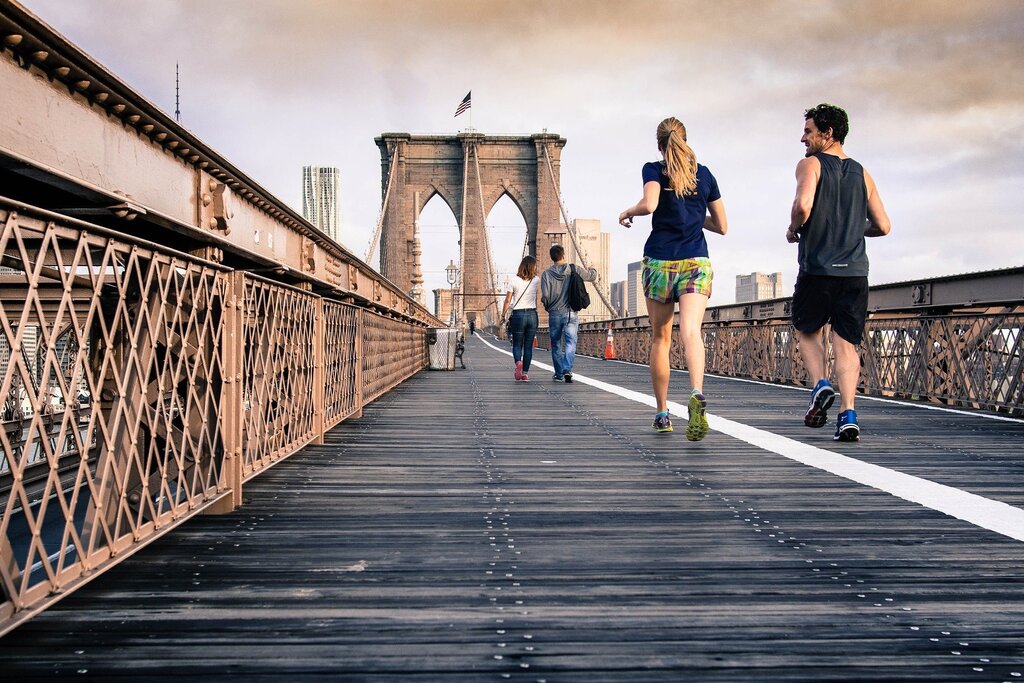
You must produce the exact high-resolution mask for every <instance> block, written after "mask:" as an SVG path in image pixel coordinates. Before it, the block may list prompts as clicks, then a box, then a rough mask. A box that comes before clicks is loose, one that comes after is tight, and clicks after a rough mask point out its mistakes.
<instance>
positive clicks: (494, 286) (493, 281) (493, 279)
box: [472, 142, 498, 320]
mask: <svg viewBox="0 0 1024 683" xmlns="http://www.w3.org/2000/svg"><path fill="white" fill-rule="evenodd" d="M472 144H473V163H474V167H475V169H476V190H477V195H478V196H479V198H480V218H481V221H480V225H481V227H482V229H483V234H484V251H485V252H486V253H487V269H488V275H489V276H490V277H488V283H487V284H489V285H490V287H491V291H492V292H496V291H498V277H497V276H498V274H497V272H496V271H495V269H494V254H493V253H492V252H491V238H490V235H489V234H488V232H487V211H486V209H485V207H484V189H483V185H482V183H481V181H480V150H479V148H478V147H477V144H476V142H474V143H472ZM491 305H493V306H494V312H495V314H497V312H498V302H497V300H494V301H491V303H490V304H488V305H487V306H486V307H485V308H484V310H487V309H488V308H490V307H491ZM497 317H498V316H497V315H495V320H497Z"/></svg>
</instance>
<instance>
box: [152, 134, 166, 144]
mask: <svg viewBox="0 0 1024 683" xmlns="http://www.w3.org/2000/svg"><path fill="white" fill-rule="evenodd" d="M153 137H154V138H155V139H156V141H157V142H163V141H164V138H166V137H167V133H157V134H156V135H154V136H153Z"/></svg>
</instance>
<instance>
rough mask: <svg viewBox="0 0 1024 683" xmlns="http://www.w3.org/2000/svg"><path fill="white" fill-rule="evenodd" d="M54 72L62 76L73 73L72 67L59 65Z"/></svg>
mask: <svg viewBox="0 0 1024 683" xmlns="http://www.w3.org/2000/svg"><path fill="white" fill-rule="evenodd" d="M53 73H55V74H57V75H58V76H59V77H61V78H67V77H68V74H69V73H71V67H69V66H58V67H57V68H56V69H54V70H53Z"/></svg>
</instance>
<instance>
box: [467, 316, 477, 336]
mask: <svg viewBox="0 0 1024 683" xmlns="http://www.w3.org/2000/svg"><path fill="white" fill-rule="evenodd" d="M474 332H476V321H475V320H470V321H469V336H470V337H472V336H473V333H474Z"/></svg>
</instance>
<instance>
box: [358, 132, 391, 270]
mask: <svg viewBox="0 0 1024 683" xmlns="http://www.w3.org/2000/svg"><path fill="white" fill-rule="evenodd" d="M396 150H397V147H396ZM394 179H395V155H394V152H392V154H391V157H390V158H389V159H388V183H387V187H386V188H385V190H384V201H383V203H382V204H381V205H380V215H379V216H378V217H377V228H376V230H374V231H373V237H372V238H370V248H369V249H367V250H366V258H365V259H363V260H364V261H366V263H367V264H369V263H370V259H371V258H373V252H374V251H375V250H376V249H377V243H378V242H380V234H381V230H382V229H383V228H384V214H385V213H386V212H387V210H388V198H389V197H390V196H391V184H392V181H393V180H394ZM386 259H387V257H386V256H385V257H384V258H383V259H381V261H384V260H386ZM371 265H372V264H371ZM382 266H383V264H382ZM381 272H383V267H382V268H381Z"/></svg>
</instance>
